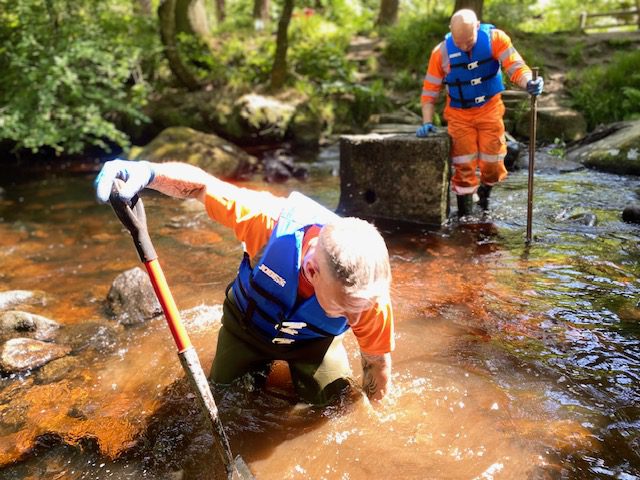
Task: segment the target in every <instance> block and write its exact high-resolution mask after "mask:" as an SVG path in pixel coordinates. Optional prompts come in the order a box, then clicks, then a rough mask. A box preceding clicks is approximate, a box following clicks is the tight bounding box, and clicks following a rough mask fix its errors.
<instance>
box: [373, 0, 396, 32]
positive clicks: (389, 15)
mask: <svg viewBox="0 0 640 480" xmlns="http://www.w3.org/2000/svg"><path fill="white" fill-rule="evenodd" d="M398 5H399V0H380V13H379V14H378V21H377V22H376V23H377V25H379V26H381V27H387V26H389V25H393V24H394V23H396V20H398Z"/></svg>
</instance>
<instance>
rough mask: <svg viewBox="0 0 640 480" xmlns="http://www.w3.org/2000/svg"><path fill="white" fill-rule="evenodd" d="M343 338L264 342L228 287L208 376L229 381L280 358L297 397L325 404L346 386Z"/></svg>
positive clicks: (260, 370)
mask: <svg viewBox="0 0 640 480" xmlns="http://www.w3.org/2000/svg"><path fill="white" fill-rule="evenodd" d="M343 337H344V334H342V335H339V336H337V337H329V338H322V339H318V340H312V341H306V342H301V343H300V344H295V343H294V344H290V345H276V344H273V343H271V342H268V341H267V340H265V339H264V338H262V336H261V335H260V333H259V332H257V331H255V330H254V328H253V327H252V326H251V325H250V324H249V325H247V324H245V322H244V321H243V319H242V314H241V313H240V311H239V310H238V307H237V306H236V304H235V302H234V300H233V293H232V291H231V290H229V291H228V295H227V298H226V299H225V301H224V304H223V313H222V327H221V328H220V333H219V334H218V346H217V348H216V355H215V358H214V359H213V365H212V366H211V373H210V375H209V376H210V379H211V380H212V381H213V382H215V383H218V384H229V383H231V382H232V381H233V380H235V379H236V378H239V377H241V376H243V375H244V374H246V373H253V374H260V373H268V372H269V369H270V367H271V363H272V362H273V361H274V360H284V361H286V362H287V363H288V365H289V370H290V372H291V380H292V381H293V385H294V387H295V389H296V393H297V394H298V395H299V396H300V398H301V399H302V400H303V401H305V402H308V403H311V404H314V405H326V404H328V403H331V402H332V401H333V400H335V398H337V396H338V395H339V394H340V393H341V392H342V391H344V390H345V389H346V388H348V387H349V385H350V381H349V378H350V375H351V370H350V368H349V359H348V357H347V352H346V350H345V348H344V345H343V344H342V339H343Z"/></svg>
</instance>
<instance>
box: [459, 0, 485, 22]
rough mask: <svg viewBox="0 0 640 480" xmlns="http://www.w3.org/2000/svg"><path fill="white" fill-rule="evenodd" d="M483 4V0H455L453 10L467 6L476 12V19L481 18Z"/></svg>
mask: <svg viewBox="0 0 640 480" xmlns="http://www.w3.org/2000/svg"><path fill="white" fill-rule="evenodd" d="M483 6H484V0H456V5H455V7H453V12H454V13H455V12H457V11H458V10H460V9H462V8H468V9H469V10H473V11H474V12H476V15H477V16H478V20H482V7H483Z"/></svg>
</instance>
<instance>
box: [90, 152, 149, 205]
mask: <svg viewBox="0 0 640 480" xmlns="http://www.w3.org/2000/svg"><path fill="white" fill-rule="evenodd" d="M154 176H155V172H154V171H153V165H152V164H151V163H149V162H132V161H129V160H121V159H119V158H118V159H115V160H112V161H110V162H107V163H105V164H104V166H103V167H102V170H100V173H99V174H98V176H97V177H96V179H95V181H94V182H93V186H94V187H95V189H96V197H97V199H98V201H99V202H102V203H107V202H108V201H109V195H111V187H112V186H113V181H114V180H115V179H116V178H119V179H121V180H124V181H125V184H124V187H122V189H121V190H120V198H122V199H123V200H125V201H129V200H131V199H132V198H133V197H134V196H135V195H136V194H137V193H138V192H139V191H141V190H142V189H144V187H146V186H147V185H149V183H151V181H152V180H153V178H154Z"/></svg>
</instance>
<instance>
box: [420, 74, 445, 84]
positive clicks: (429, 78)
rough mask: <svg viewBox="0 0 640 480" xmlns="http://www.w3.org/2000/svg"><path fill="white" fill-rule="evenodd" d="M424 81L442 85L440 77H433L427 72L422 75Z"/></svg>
mask: <svg viewBox="0 0 640 480" xmlns="http://www.w3.org/2000/svg"><path fill="white" fill-rule="evenodd" d="M424 81H425V82H428V83H432V84H434V85H442V78H440V77H435V76H433V75H430V74H428V73H427V75H426V76H425V77H424Z"/></svg>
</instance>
